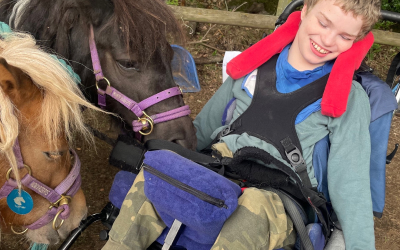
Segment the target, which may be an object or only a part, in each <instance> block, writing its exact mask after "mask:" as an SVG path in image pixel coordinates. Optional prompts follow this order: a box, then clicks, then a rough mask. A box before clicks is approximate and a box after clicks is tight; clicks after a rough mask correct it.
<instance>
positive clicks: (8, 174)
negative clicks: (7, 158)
mask: <svg viewBox="0 0 400 250" xmlns="http://www.w3.org/2000/svg"><path fill="white" fill-rule="evenodd" d="M24 168H26V169H27V170H28V174H29V175H32V169H31V168H30V167H29V166H28V165H26V164H24ZM12 171H13V169H12V168H10V169H9V170H8V171H7V175H6V179H7V181H8V180H9V179H10V175H11V172H12Z"/></svg>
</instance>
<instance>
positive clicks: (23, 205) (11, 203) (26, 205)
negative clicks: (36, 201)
mask: <svg viewBox="0 0 400 250" xmlns="http://www.w3.org/2000/svg"><path fill="white" fill-rule="evenodd" d="M7 205H8V207H9V208H11V210H12V211H13V212H14V213H16V214H27V213H29V212H30V211H32V208H33V199H32V197H31V195H30V194H28V193H27V192H26V191H24V190H21V194H20V193H19V191H18V189H14V190H13V191H11V193H10V194H9V195H8V196H7Z"/></svg>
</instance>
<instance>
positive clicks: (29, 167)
mask: <svg viewBox="0 0 400 250" xmlns="http://www.w3.org/2000/svg"><path fill="white" fill-rule="evenodd" d="M3 36H4V37H3V38H2V39H1V40H0V216H1V219H0V229H1V233H2V234H3V233H5V232H7V231H10V230H11V231H13V232H14V233H17V234H19V233H26V236H27V238H28V239H29V240H30V241H32V242H37V243H42V244H54V243H57V242H59V241H60V240H61V239H62V238H65V237H66V236H67V235H68V234H69V232H70V231H71V230H72V229H73V228H75V227H77V226H78V225H79V222H80V221H81V219H82V218H84V217H85V216H86V212H87V209H86V201H85V197H84V195H83V192H82V190H81V189H80V183H81V178H80V173H79V170H80V162H79V159H78V157H77V155H76V154H75V152H74V151H73V150H72V149H71V143H72V141H73V135H72V133H73V132H75V131H76V132H79V133H80V134H82V135H83V137H84V138H86V139H88V140H89V142H93V138H92V137H91V134H90V133H89V131H88V130H87V129H86V128H85V126H84V123H83V117H82V114H81V107H87V108H90V109H97V110H99V109H98V108H96V107H94V106H93V105H92V104H90V103H88V102H87V101H85V100H84V98H83V95H82V93H81V91H80V90H79V88H78V86H77V84H76V83H75V80H76V79H74V78H72V77H71V75H70V73H69V72H68V71H67V70H66V68H65V66H63V65H62V64H61V63H60V62H59V61H58V60H57V59H55V58H53V57H51V56H50V55H49V54H47V53H45V52H44V51H41V50H40V49H39V47H38V46H37V45H36V44H35V43H36V41H35V40H34V39H33V37H31V36H30V35H27V34H23V33H12V34H11V33H9V34H5V35H3ZM26 194H28V196H24V195H26ZM13 195H14V196H13ZM29 196H30V197H31V198H32V201H33V204H31V202H30V201H29ZM30 205H33V207H31V210H30V208H29V206H30ZM12 209H13V210H12ZM64 220H65V221H64Z"/></svg>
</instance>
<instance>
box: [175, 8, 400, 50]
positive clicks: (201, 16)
mask: <svg viewBox="0 0 400 250" xmlns="http://www.w3.org/2000/svg"><path fill="white" fill-rule="evenodd" d="M170 7H171V8H172V9H173V10H174V13H175V15H176V17H177V18H178V19H183V20H185V21H194V22H201V23H216V24H224V25H234V26H243V27H251V28H258V29H274V28H275V21H276V20H277V19H278V17H277V16H271V15H258V14H248V13H240V12H231V11H223V10H211V9H204V8H191V7H181V6H170ZM372 33H374V36H375V42H376V43H379V44H387V45H391V46H398V47H400V33H395V32H389V31H382V30H373V31H372Z"/></svg>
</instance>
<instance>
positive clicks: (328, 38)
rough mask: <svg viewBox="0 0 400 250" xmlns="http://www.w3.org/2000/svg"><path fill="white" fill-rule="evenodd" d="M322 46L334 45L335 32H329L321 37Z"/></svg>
mask: <svg viewBox="0 0 400 250" xmlns="http://www.w3.org/2000/svg"><path fill="white" fill-rule="evenodd" d="M321 40H322V46H326V47H331V46H333V45H335V34H333V32H329V33H327V34H325V35H323V36H322V37H321Z"/></svg>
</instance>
